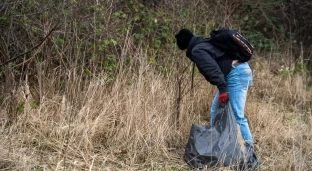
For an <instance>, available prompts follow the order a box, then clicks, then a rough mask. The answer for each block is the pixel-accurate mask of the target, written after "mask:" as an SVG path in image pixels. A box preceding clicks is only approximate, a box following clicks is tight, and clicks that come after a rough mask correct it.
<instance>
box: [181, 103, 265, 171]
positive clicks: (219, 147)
mask: <svg viewBox="0 0 312 171" xmlns="http://www.w3.org/2000/svg"><path fill="white" fill-rule="evenodd" d="M184 160H185V161H186V163H187V164H188V165H189V166H190V167H192V168H199V169H202V168H205V167H208V168H218V167H227V166H231V167H232V168H234V169H236V170H240V171H242V170H244V171H245V170H252V169H256V168H257V167H258V166H259V163H258V159H257V156H256V155H255V153H254V151H253V148H252V147H250V146H248V145H246V144H245V143H244V141H243V140H242V138H241V133H240V130H239V128H238V125H237V123H236V120H235V116H234V113H233V111H232V107H231V104H230V102H226V103H222V104H220V105H219V107H218V110H217V114H216V117H215V119H214V121H213V123H212V125H207V126H200V125H196V124H193V125H192V127H191V131H190V136H189V140H188V142H187V145H186V148H185V153H184Z"/></svg>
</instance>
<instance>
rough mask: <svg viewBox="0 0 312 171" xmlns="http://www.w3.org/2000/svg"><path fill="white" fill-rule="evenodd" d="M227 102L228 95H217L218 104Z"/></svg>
mask: <svg viewBox="0 0 312 171" xmlns="http://www.w3.org/2000/svg"><path fill="white" fill-rule="evenodd" d="M228 100H229V95H228V93H227V92H225V93H222V94H220V95H219V102H220V103H224V102H226V101H228Z"/></svg>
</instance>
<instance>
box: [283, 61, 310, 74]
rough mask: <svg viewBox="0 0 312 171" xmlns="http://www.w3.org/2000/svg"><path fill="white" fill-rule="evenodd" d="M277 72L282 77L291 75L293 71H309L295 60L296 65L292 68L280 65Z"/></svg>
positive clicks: (300, 72)
mask: <svg viewBox="0 0 312 171" xmlns="http://www.w3.org/2000/svg"><path fill="white" fill-rule="evenodd" d="M279 73H280V74H281V76H283V77H291V76H293V75H294V74H295V73H296V74H299V75H302V74H304V73H309V71H308V70H307V68H306V67H305V65H304V64H303V63H302V62H297V63H296V65H295V66H294V69H290V68H289V67H286V66H284V65H282V66H281V68H280V69H279Z"/></svg>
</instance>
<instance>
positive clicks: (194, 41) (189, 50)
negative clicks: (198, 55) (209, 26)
mask: <svg viewBox="0 0 312 171" xmlns="http://www.w3.org/2000/svg"><path fill="white" fill-rule="evenodd" d="M205 40H206V39H204V38H203V37H202V36H193V37H192V39H191V41H190V43H189V44H188V46H187V51H186V56H187V57H188V58H190V59H191V60H192V61H194V60H193V58H192V50H193V48H194V47H195V46H196V45H197V44H199V43H201V42H204V41H205Z"/></svg>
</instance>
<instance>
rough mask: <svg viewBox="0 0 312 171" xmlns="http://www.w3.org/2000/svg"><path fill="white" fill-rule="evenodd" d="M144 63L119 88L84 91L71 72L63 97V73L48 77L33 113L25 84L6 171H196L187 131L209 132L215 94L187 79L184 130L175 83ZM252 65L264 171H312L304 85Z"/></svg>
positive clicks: (5, 149) (251, 98) (101, 82)
mask: <svg viewBox="0 0 312 171" xmlns="http://www.w3.org/2000/svg"><path fill="white" fill-rule="evenodd" d="M139 55H141V56H138V57H139V58H138V59H140V60H139V61H138V66H140V67H139V69H138V70H137V71H134V72H127V71H128V70H124V72H121V73H119V74H118V76H117V79H116V81H115V82H114V83H107V81H105V78H106V77H105V76H101V77H100V76H99V77H94V78H92V79H91V80H90V81H89V82H83V78H82V77H81V75H79V74H78V73H76V71H75V70H72V71H68V73H67V75H66V77H67V78H68V84H67V85H65V88H64V92H63V93H59V92H60V91H57V90H55V89H54V87H58V86H57V78H58V76H57V74H56V73H57V72H55V73H50V74H46V75H42V76H40V79H39V82H40V84H38V85H40V87H36V89H37V90H38V92H41V94H40V97H41V100H40V105H39V106H37V107H34V106H31V105H30V102H31V98H32V97H31V95H30V94H29V87H28V83H27V82H25V83H24V86H23V87H20V88H19V92H20V93H19V97H18V98H20V99H23V101H25V104H24V112H22V113H19V114H18V115H17V118H16V121H15V122H14V123H11V124H10V125H9V126H5V122H6V121H7V119H6V116H7V114H1V117H2V120H1V121H2V124H1V140H0V144H1V145H0V154H1V155H0V169H2V170H172V171H173V170H181V171H182V170H190V169H189V168H188V167H187V165H186V164H185V162H184V161H183V153H184V147H185V144H186V142H187V138H188V133H189V129H190V127H191V124H192V123H197V124H207V123H208V121H209V107H210V103H211V100H212V98H213V96H214V91H215V87H212V86H211V85H210V84H208V83H207V82H206V81H205V80H203V78H202V77H201V76H200V75H199V74H197V75H196V78H195V83H196V86H195V90H194V91H188V90H189V86H190V85H189V84H190V81H189V80H188V78H190V77H189V75H187V74H186V75H185V78H183V79H184V83H187V84H183V86H184V87H186V88H185V91H184V92H183V97H182V100H181V102H180V103H181V106H180V116H179V119H178V120H179V124H178V125H177V118H176V115H177V84H176V81H175V78H174V76H169V77H165V76H163V75H162V74H155V73H157V72H155V69H154V67H153V66H152V65H149V64H148V61H144V60H142V59H146V58H145V57H144V53H141V54H139ZM259 58H260V57H259ZM42 65H43V64H42ZM251 65H252V67H253V69H254V84H253V86H252V87H251V88H250V91H249V95H248V101H247V104H246V115H247V117H248V119H249V122H250V126H251V129H252V133H253V136H254V139H255V142H256V152H257V154H258V157H259V158H260V161H261V167H262V170H272V171H273V170H274V171H275V170H276V171H280V170H295V171H303V170H309V168H311V167H312V162H311V161H312V154H311V151H312V141H311V137H312V133H311V131H310V130H311V108H310V106H309V105H308V102H309V100H311V99H309V98H311V92H307V91H306V90H305V87H304V84H303V82H304V81H305V79H306V78H304V76H299V75H295V76H293V77H292V78H282V77H281V76H280V75H276V74H274V73H273V72H271V69H270V68H269V67H270V65H268V63H267V62H266V61H261V62H260V61H258V58H257V57H256V58H255V59H254V61H253V62H251ZM43 67H44V66H43ZM38 68H40V67H38ZM2 111H5V110H2ZM2 113H4V112H2Z"/></svg>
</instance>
